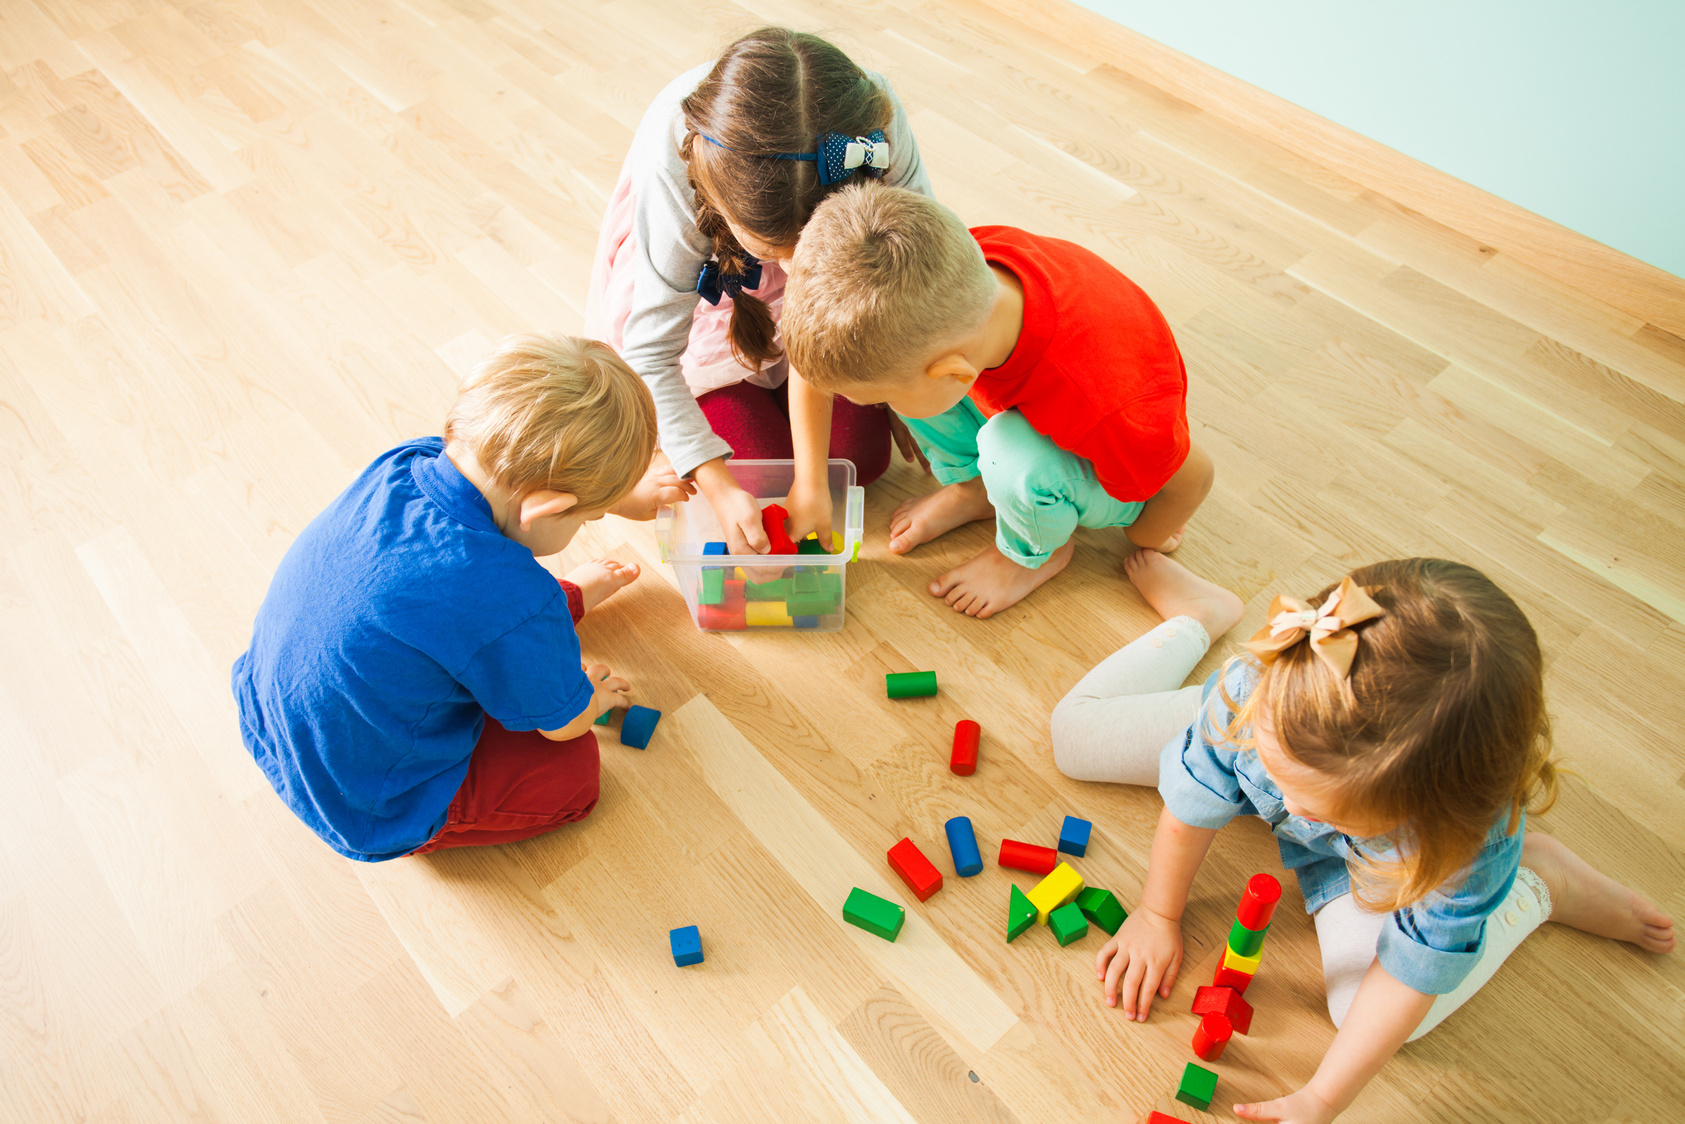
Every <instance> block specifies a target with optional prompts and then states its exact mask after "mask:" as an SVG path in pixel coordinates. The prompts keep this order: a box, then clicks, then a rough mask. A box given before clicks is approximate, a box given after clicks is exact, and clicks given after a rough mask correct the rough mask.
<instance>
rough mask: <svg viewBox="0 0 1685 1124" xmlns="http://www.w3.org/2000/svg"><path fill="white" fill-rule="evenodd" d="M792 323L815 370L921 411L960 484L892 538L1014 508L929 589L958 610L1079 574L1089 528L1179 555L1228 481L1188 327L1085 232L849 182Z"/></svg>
mask: <svg viewBox="0 0 1685 1124" xmlns="http://www.w3.org/2000/svg"><path fill="white" fill-rule="evenodd" d="M781 328H782V333H783V340H784V347H785V350H786V352H787V354H788V355H789V357H790V362H791V365H792V367H794V369H796V370H798V371H800V372H801V374H802V376H803V377H804V378H805V379H807V380H808V381H809V382H810V383H812V384H813V385H815V386H817V387H819V388H821V389H824V390H829V391H831V392H832V393H835V394H841V395H842V396H844V397H845V398H848V399H849V400H850V401H853V402H858V403H863V404H864V403H873V402H883V403H887V404H888V405H889V406H890V407H891V408H892V409H893V410H894V411H895V412H896V413H898V414H900V415H901V416H902V417H903V418H904V419H906V422H907V425H908V428H909V429H911V430H912V432H913V435H914V437H916V438H917V439H918V442H919V446H920V448H921V449H923V451H924V453H925V455H926V456H927V457H928V458H929V460H930V466H931V471H932V472H933V473H934V474H935V476H936V478H937V479H938V480H939V481H941V483H942V485H943V487H941V488H940V489H938V490H937V491H935V492H932V493H930V494H928V495H924V496H920V497H918V498H916V499H912V500H909V501H907V502H906V503H904V504H902V505H901V506H900V507H899V508H898V509H896V512H895V515H894V516H893V517H892V519H891V521H890V543H889V549H890V550H891V551H893V552H895V553H897V554H905V553H906V552H908V551H910V550H912V549H913V548H914V547H915V546H917V545H918V544H920V543H922V542H928V541H929V540H931V539H934V538H936V537H938V536H940V535H943V534H945V533H947V532H948V531H951V530H953V529H954V528H955V527H958V526H962V525H963V524H966V523H969V522H972V521H974V520H978V519H987V518H990V517H994V519H995V520H996V524H995V527H996V529H995V543H994V545H993V546H991V547H989V548H988V549H986V550H984V551H983V552H982V553H980V554H978V555H977V556H976V557H974V558H972V559H971V560H969V561H967V562H965V563H963V564H962V565H960V566H957V567H955V568H954V569H952V570H950V571H948V572H947V573H945V574H943V575H941V576H940V577H939V578H937V579H936V580H935V581H933V582H932V583H931V585H930V592H931V593H932V594H934V595H936V596H938V597H941V598H943V599H944V600H946V601H947V603H948V604H949V605H951V606H952V607H953V608H954V609H956V610H958V611H959V612H963V613H966V614H969V615H971V616H975V617H988V616H991V615H992V614H994V613H998V612H1000V611H1001V610H1002V609H1005V608H1007V607H1008V606H1010V605H1013V604H1015V603H1017V602H1018V601H1020V600H1022V599H1023V598H1024V597H1025V596H1027V595H1028V594H1029V593H1030V592H1031V591H1032V590H1034V589H1035V588H1036V587H1037V586H1039V585H1041V584H1042V583H1043V582H1045V581H1047V580H1048V579H1049V578H1051V577H1053V576H1054V575H1055V574H1057V573H1058V572H1059V571H1060V570H1062V569H1064V568H1065V565H1066V564H1067V563H1068V562H1069V561H1070V558H1071V554H1072V552H1073V549H1074V547H1073V544H1072V543H1071V535H1072V534H1073V533H1074V532H1075V531H1076V528H1077V527H1079V526H1080V527H1125V528H1127V530H1126V534H1127V535H1128V536H1129V539H1130V541H1131V542H1133V543H1135V544H1136V545H1137V546H1140V547H1145V548H1149V549H1154V550H1163V551H1167V550H1174V549H1175V548H1176V546H1177V545H1178V544H1179V543H1180V541H1181V538H1182V533H1183V530H1184V529H1185V526H1186V523H1187V520H1188V517H1189V516H1191V515H1192V514H1193V513H1194V511H1195V510H1196V509H1197V508H1198V507H1199V505H1200V503H1201V501H1203V500H1204V499H1205V496H1206V493H1207V492H1209V491H1210V490H1211V480H1212V465H1211V459H1210V457H1208V456H1207V455H1206V454H1205V453H1204V452H1203V451H1202V450H1201V449H1199V448H1198V447H1197V446H1195V445H1194V444H1193V443H1192V442H1191V441H1190V440H1189V438H1188V419H1187V387H1188V380H1187V372H1186V370H1185V368H1184V367H1183V364H1182V356H1181V353H1180V352H1178V351H1177V349H1176V341H1175V340H1174V338H1172V336H1171V333H1170V327H1169V325H1168V324H1166V323H1165V321H1164V316H1163V315H1162V314H1161V313H1160V312H1159V310H1158V308H1157V307H1156V306H1155V305H1154V304H1153V302H1152V301H1151V300H1150V299H1148V297H1147V295H1146V294H1145V293H1143V292H1142V291H1141V290H1140V289H1139V288H1138V287H1137V286H1136V285H1135V284H1134V283H1133V282H1131V281H1130V280H1129V279H1128V278H1127V277H1125V276H1124V275H1123V274H1122V273H1120V272H1118V271H1117V270H1116V269H1114V268H1113V267H1112V266H1111V265H1109V264H1107V263H1106V262H1105V261H1104V260H1103V259H1102V258H1100V257H1099V256H1098V255H1096V254H1094V253H1092V252H1090V251H1088V250H1086V249H1084V248H1083V247H1081V246H1078V245H1076V244H1075V243H1072V242H1066V241H1063V240H1061V239H1057V238H1045V237H1042V236H1040V235H1035V234H1030V233H1028V232H1026V231H1023V230H1018V229H1016V228H1013V227H1005V226H984V227H977V228H975V229H972V230H969V231H968V230H967V229H966V228H965V225H964V224H963V223H961V221H960V220H959V218H958V216H956V215H955V214H954V213H953V212H952V211H950V210H948V209H947V208H946V207H944V206H942V205H941V204H940V203H937V202H936V201H935V200H933V199H929V198H926V197H924V196H921V195H918V194H917V193H915V192H911V191H906V190H904V189H900V188H890V187H881V186H865V187H851V188H847V189H845V190H843V191H841V192H838V193H837V194H835V195H833V196H832V197H831V198H830V199H828V200H826V201H825V202H824V203H823V204H821V205H820V206H819V207H818V208H817V209H816V210H815V211H814V214H813V218H812V219H810V220H809V222H808V225H807V226H806V227H805V228H804V229H803V231H802V238H801V242H800V243H799V244H798V245H797V247H796V253H795V257H794V259H793V260H792V261H791V263H790V267H789V281H788V283H787V287H786V289H785V297H784V319H783V322H782V325H781Z"/></svg>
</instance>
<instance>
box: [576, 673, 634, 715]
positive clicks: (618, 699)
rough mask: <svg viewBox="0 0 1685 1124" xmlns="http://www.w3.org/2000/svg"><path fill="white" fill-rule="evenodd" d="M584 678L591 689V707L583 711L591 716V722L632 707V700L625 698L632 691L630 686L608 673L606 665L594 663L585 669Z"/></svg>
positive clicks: (623, 680) (625, 681) (613, 674)
mask: <svg viewBox="0 0 1685 1124" xmlns="http://www.w3.org/2000/svg"><path fill="white" fill-rule="evenodd" d="M585 678H587V679H589V680H590V681H591V686H592V689H593V690H592V694H591V705H590V706H589V707H587V708H586V711H585V713H587V714H589V715H590V716H591V721H592V722H595V721H596V720H597V718H598V717H600V716H601V715H603V714H606V713H608V712H609V711H611V710H614V709H616V708H618V709H621V710H624V709H626V708H627V707H629V706H631V705H632V700H630V699H628V698H627V697H626V695H627V693H628V692H629V691H631V689H632V684H631V683H630V682H628V681H627V680H625V679H622V678H620V676H618V675H616V674H615V673H614V672H612V671H610V670H609V669H608V665H607V664H600V663H594V664H592V665H591V666H590V667H587V668H586V669H585Z"/></svg>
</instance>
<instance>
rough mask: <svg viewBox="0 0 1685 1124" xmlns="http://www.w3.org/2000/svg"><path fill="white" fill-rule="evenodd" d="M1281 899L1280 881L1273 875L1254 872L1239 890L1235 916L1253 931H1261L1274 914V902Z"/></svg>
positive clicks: (1268, 923) (1267, 926)
mask: <svg viewBox="0 0 1685 1124" xmlns="http://www.w3.org/2000/svg"><path fill="white" fill-rule="evenodd" d="M1279 901H1281V883H1280V882H1278V881H1276V879H1275V877H1274V876H1273V875H1269V874H1254V875H1253V876H1252V877H1251V878H1250V879H1248V880H1247V882H1246V889H1245V890H1244V891H1242V892H1241V895H1240V905H1239V906H1238V907H1236V909H1235V914H1234V915H1235V917H1236V919H1237V920H1239V921H1240V923H1241V924H1242V925H1244V926H1246V927H1247V928H1248V929H1251V930H1252V931H1253V932H1254V933H1261V932H1263V931H1264V930H1265V929H1268V928H1269V927H1270V919H1271V918H1272V917H1274V916H1275V907H1276V903H1277V902H1279Z"/></svg>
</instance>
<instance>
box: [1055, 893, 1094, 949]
mask: <svg viewBox="0 0 1685 1124" xmlns="http://www.w3.org/2000/svg"><path fill="white" fill-rule="evenodd" d="M1047 927H1048V928H1049V929H1051V930H1053V936H1054V937H1055V938H1056V939H1057V940H1058V941H1059V947H1060V948H1064V947H1065V946H1066V945H1068V944H1070V943H1071V942H1072V941H1080V940H1081V939H1082V938H1084V937H1086V936H1087V935H1088V918H1086V917H1084V916H1083V915H1082V910H1081V909H1078V908H1077V903H1076V902H1071V903H1069V904H1068V905H1062V906H1060V907H1059V908H1058V909H1055V910H1053V911H1052V912H1051V913H1049V914H1048V915H1047Z"/></svg>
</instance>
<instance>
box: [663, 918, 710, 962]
mask: <svg viewBox="0 0 1685 1124" xmlns="http://www.w3.org/2000/svg"><path fill="white" fill-rule="evenodd" d="M667 942H668V943H669V944H670V945H672V946H673V963H675V964H677V965H678V966H679V967H681V968H685V967H689V966H690V965H692V964H700V963H702V931H701V930H700V929H698V928H697V927H696V926H695V925H686V926H685V927H684V928H683V929H674V930H673V931H672V932H670V933H668V934H667Z"/></svg>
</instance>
